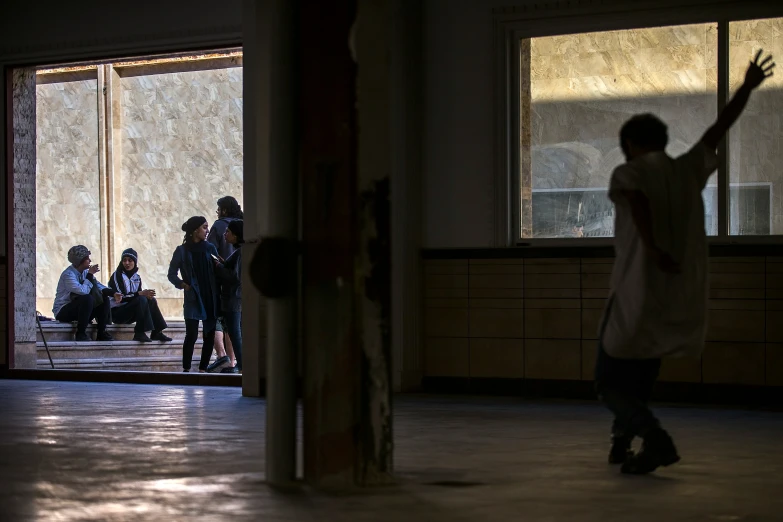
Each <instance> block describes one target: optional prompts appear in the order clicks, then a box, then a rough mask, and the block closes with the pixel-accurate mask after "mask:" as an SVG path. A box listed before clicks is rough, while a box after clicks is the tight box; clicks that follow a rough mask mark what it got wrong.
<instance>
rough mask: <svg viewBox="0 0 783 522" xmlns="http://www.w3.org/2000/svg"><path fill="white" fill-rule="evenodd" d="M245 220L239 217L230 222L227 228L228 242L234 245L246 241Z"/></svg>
mask: <svg viewBox="0 0 783 522" xmlns="http://www.w3.org/2000/svg"><path fill="white" fill-rule="evenodd" d="M244 228H245V227H244V221H242V220H241V219H237V220H234V221H232V222H231V223H229V224H228V228H227V229H226V242H228V243H230V244H232V245H241V244H242V243H244V242H245V236H244Z"/></svg>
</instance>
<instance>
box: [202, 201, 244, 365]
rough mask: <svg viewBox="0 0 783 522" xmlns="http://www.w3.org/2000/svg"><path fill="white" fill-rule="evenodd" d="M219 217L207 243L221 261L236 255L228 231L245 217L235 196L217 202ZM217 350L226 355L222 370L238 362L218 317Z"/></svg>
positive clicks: (220, 359) (221, 362)
mask: <svg viewBox="0 0 783 522" xmlns="http://www.w3.org/2000/svg"><path fill="white" fill-rule="evenodd" d="M217 217H218V219H217V221H215V222H214V223H212V229H211V230H210V231H209V235H208V236H207V241H209V242H210V243H212V244H213V245H215V247H216V248H217V249H218V254H219V255H220V257H221V259H228V258H229V256H230V255H231V254H233V253H234V249H235V247H234V245H232V244H231V243H229V242H227V241H226V230H227V228H228V225H229V224H230V223H231V222H233V221H236V220H238V219H242V218H243V217H244V214H243V212H242V207H241V206H240V205H239V202H238V201H237V200H236V198H234V197H233V196H223V197H222V198H220V199H219V200H217ZM215 350H216V351H217V353H218V355H220V354H225V355H226V357H218V361H220V364H218V366H219V367H220V368H223V367H224V366H227V365H228V363H230V362H231V361H234V360H236V357H235V353H234V347H233V344H232V342H231V336H228V337H224V335H223V320H222V318H221V317H218V321H217V325H216V328H215ZM216 362H217V361H216ZM220 368H217V369H220ZM210 371H215V368H211V369H210Z"/></svg>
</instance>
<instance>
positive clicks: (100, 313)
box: [52, 245, 120, 342]
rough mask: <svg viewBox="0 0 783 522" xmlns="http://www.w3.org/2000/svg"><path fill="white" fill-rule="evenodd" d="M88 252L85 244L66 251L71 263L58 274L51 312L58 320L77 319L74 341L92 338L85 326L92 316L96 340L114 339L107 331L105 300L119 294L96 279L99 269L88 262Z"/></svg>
mask: <svg viewBox="0 0 783 522" xmlns="http://www.w3.org/2000/svg"><path fill="white" fill-rule="evenodd" d="M90 255H91V252H90V250H89V249H88V248H87V247H86V246H84V245H75V246H73V247H71V248H70V249H69V250H68V262H69V263H71V264H70V265H68V268H66V269H65V270H63V273H62V274H60V280H59V281H58V282H57V294H56V296H55V298H54V306H53V307H52V313H53V314H54V317H55V319H57V320H58V321H60V322H61V323H69V322H72V321H76V336H75V337H74V340H75V341H77V342H84V341H92V338H91V337H90V336H89V335H88V334H87V325H88V324H89V323H90V322H92V320H93V319H95V321H96V322H97V323H98V336H97V339H96V340H98V341H113V340H114V338H113V337H112V336H111V334H110V333H109V332H107V331H106V326H107V325H108V324H109V323H110V322H111V311H110V305H109V303H108V301H109V300H110V299H115V300H116V299H119V297H120V296H119V294H115V293H114V291H113V290H112V289H111V288H107V287H105V286H104V285H102V284H101V283H100V282H99V281H98V280H97V279H96V278H95V274H97V273H98V272H99V271H100V268H99V267H98V265H97V264H95V265H92V264H90V263H91V262H92V260H91V259H90Z"/></svg>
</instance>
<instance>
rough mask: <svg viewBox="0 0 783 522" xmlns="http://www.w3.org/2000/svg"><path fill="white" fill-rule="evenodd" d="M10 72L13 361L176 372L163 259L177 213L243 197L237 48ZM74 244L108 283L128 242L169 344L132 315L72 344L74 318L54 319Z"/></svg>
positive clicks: (178, 321) (176, 302) (181, 330)
mask: <svg viewBox="0 0 783 522" xmlns="http://www.w3.org/2000/svg"><path fill="white" fill-rule="evenodd" d="M11 83H12V90H13V102H12V103H13V107H12V110H13V112H12V114H13V124H12V125H13V131H14V132H13V140H14V141H13V143H14V149H13V202H14V205H13V225H12V226H13V236H12V237H13V250H14V255H15V258H16V260H17V262H16V263H15V265H16V266H18V265H19V264H20V263H19V262H18V261H19V259H20V256H21V258H23V259H24V266H25V268H24V270H21V271H19V270H16V271H15V272H14V281H13V295H14V303H15V311H14V322H15V328H14V331H15V333H16V336H15V343H14V345H13V346H10V347H9V349H10V350H12V351H13V354H12V360H13V367H15V368H37V369H48V368H52V367H54V368H55V369H70V370H114V371H117V370H133V371H154V372H160V371H178V372H181V371H182V366H183V362H182V345H183V341H184V337H185V324H184V321H183V292H182V291H181V290H179V289H177V288H175V287H174V285H172V284H171V283H170V282H169V280H168V277H167V273H168V269H169V262H170V260H171V258H172V253H173V252H174V250H175V248H176V247H177V246H178V245H180V244H181V243H182V239H183V233H182V231H181V224H182V223H183V222H184V221H186V220H187V219H188V218H189V217H191V216H204V217H206V218H207V220H208V223H209V225H210V226H211V225H212V223H213V221H214V220H215V219H216V218H217V216H216V208H217V203H216V202H217V200H218V199H220V198H222V197H224V196H232V197H234V198H235V199H236V200H237V201H238V203H239V204H240V205H241V204H242V202H243V201H242V195H243V171H242V168H243V146H242V141H243V131H242V106H243V91H242V50H241V49H240V48H232V49H221V50H212V51H201V52H189V53H177V54H168V55H160V56H146V57H143V58H133V59H122V60H119V59H118V60H107V61H100V62H89V63H72V64H58V65H56V66H45V67H43V66H42V67H35V68H24V69H14V70H13V71H12V73H11ZM9 108H11V107H9ZM75 245H84V246H86V247H87V249H88V250H89V251H90V257H91V259H92V263H94V264H97V265H98V266H99V269H100V271H99V272H97V273H96V274H95V278H96V279H97V280H98V281H99V282H100V283H102V284H103V285H107V286H108V285H109V280H110V278H111V276H112V273H113V272H115V270H116V269H118V267H119V265H120V262H121V260H122V253H123V251H125V250H126V249H128V248H131V249H133V250H134V251H135V252H136V253H137V260H138V262H137V266H138V273H139V275H140V276H141V280H142V285H143V288H144V289H153V290H155V301H156V303H157V306H158V308H159V310H160V312H161V315H162V316H163V317H164V318H165V320H166V323H167V328H166V329H165V331H164V333H165V334H166V335H167V336H168V337H171V338H172V341H170V342H159V341H153V342H139V341H134V340H133V337H134V335H135V333H134V325H133V324H129V325H126V324H113V325H110V326H109V328H108V329H107V330H108V332H109V333H110V335H111V336H112V337H113V338H114V339H113V340H111V341H100V340H98V339H97V338H96V331H95V328H96V325H95V322H92V324H91V326H90V327H88V329H87V333H88V335H89V336H90V340H89V341H83V340H82V341H78V342H77V341H76V340H75V338H74V336H75V333H76V323H75V322H58V321H56V320H55V309H56V308H57V307H56V306H55V299H56V296H57V293H58V290H57V288H58V282H59V281H60V277H61V274H62V273H63V271H64V270H65V269H66V268H67V267H68V266H69V265H70V262H69V260H68V251H69V249H70V248H71V247H73V246H75ZM107 299H108V298H107ZM39 323H40V326H39ZM20 332H21V333H22V334H23V335H19V334H20ZM147 333H148V334H149V332H147ZM200 346H201V339H199V341H198V342H197V345H196V350H195V352H194V355H193V358H194V359H195V360H198V358H199V356H200ZM193 367H194V368H197V367H198V365H197V363H196V364H194V365H193Z"/></svg>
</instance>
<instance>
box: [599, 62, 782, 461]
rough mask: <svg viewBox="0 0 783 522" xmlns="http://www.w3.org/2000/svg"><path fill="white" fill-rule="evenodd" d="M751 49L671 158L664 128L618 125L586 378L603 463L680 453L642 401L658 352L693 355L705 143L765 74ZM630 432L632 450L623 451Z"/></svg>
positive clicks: (708, 164) (703, 286)
mask: <svg viewBox="0 0 783 522" xmlns="http://www.w3.org/2000/svg"><path fill="white" fill-rule="evenodd" d="M761 54H762V51H759V52H758V54H757V55H756V56H755V58H754V59H753V61H752V62H751V64H750V66H749V67H748V70H747V73H746V74H745V81H744V83H743V84H742V86H741V87H740V88H739V90H738V91H737V92H736V94H735V95H734V97H733V98H732V99H731V101H730V102H729V103H728V104H727V105H726V107H725V108H724V109H723V111H722V112H721V113H720V115H719V116H718V119H717V121H716V122H715V124H714V125H712V127H710V128H709V129H707V132H706V133H705V134H704V136H703V137H702V138H701V140H700V141H699V142H698V143H697V144H696V145H694V146H693V148H692V149H691V150H689V151H688V152H686V153H685V154H683V155H682V156H679V157H677V158H672V157H670V156H669V155H668V154H666V152H664V149H665V147H666V144H667V142H668V135H667V128H666V125H665V124H664V123H663V122H662V121H661V120H659V119H658V118H656V117H655V116H653V115H651V114H642V115H637V116H634V117H633V118H631V119H630V120H628V121H627V122H626V123H625V124H624V125H623V127H622V129H621V131H620V145H621V147H622V150H623V153H624V154H625V157H626V160H627V162H626V163H625V164H623V165H620V166H619V167H617V168H616V169H615V170H614V172H613V173H612V178H611V181H610V184H609V198H610V199H611V200H612V202H613V203H614V204H615V208H616V217H615V253H616V258H615V263H614V268H613V271H612V276H611V284H610V287H611V291H610V295H609V300H608V304H607V307H606V310H605V312H604V317H603V320H602V322H601V331H600V332H599V339H600V340H599V346H598V356H597V361H596V367H595V384H596V390H597V392H598V395H599V397H600V398H601V400H602V401H603V402H604V403H605V404H606V405H607V406H608V408H609V409H610V410H611V411H612V412H613V413H614V416H615V420H614V425H613V429H612V439H613V441H612V442H613V443H612V448H611V451H610V454H609V462H610V463H618V464H619V463H622V471H623V473H633V474H641V473H649V472H651V471H654V470H655V469H657V468H658V467H659V466H668V465H670V464H674V463H675V462H677V461H679V460H680V456H679V455H678V454H677V449H676V447H675V446H674V442H673V441H672V438H671V437H670V436H669V434H668V433H667V432H666V431H665V430H664V429H663V428H662V427H661V425H660V423H659V421H658V419H656V418H655V416H654V415H653V413H652V412H651V411H650V409H649V408H648V406H647V403H648V401H649V399H650V395H651V392H652V387H653V384H654V383H655V381H656V379H657V378H658V372H659V370H660V367H661V358H662V357H668V356H675V357H676V356H684V355H692V356H698V355H700V354H701V351H702V348H703V346H704V337H705V332H706V326H707V254H708V252H707V237H706V234H705V230H704V203H703V200H702V196H701V192H702V190H703V189H704V187H705V185H706V184H707V179H708V178H709V176H710V174H711V173H712V172H713V171H714V170H715V169H716V167H717V156H716V154H715V149H716V148H717V147H718V143H719V142H720V141H721V140H722V139H723V137H724V136H725V134H726V131H728V129H729V127H731V126H732V124H734V122H735V121H736V120H737V118H738V117H739V115H740V114H741V113H742V111H743V109H744V108H745V104H746V103H747V101H748V98H749V97H750V94H751V92H752V91H753V90H754V89H755V88H756V87H758V86H759V85H761V83H762V82H763V81H764V80H765V79H766V78H768V77H770V76H772V69H773V68H774V66H775V64H774V62H772V61H771V60H772V57H771V56H769V57H767V58H765V59H763V60H762V59H761ZM634 437H641V438H642V446H641V450H640V451H639V453H637V454H635V455H634V454H633V452H632V451H631V443H632V441H633V439H634Z"/></svg>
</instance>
